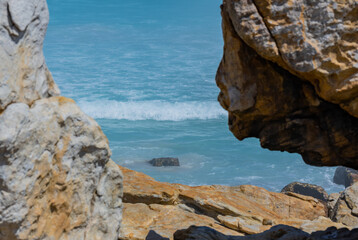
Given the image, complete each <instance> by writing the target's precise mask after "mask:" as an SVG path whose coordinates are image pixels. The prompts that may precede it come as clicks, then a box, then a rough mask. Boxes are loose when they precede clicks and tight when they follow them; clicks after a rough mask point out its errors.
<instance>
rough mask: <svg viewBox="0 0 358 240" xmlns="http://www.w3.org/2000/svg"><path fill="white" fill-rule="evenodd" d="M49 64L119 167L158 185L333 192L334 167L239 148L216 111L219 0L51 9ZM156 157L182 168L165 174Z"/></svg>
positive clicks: (59, 2)
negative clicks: (300, 186)
mask: <svg viewBox="0 0 358 240" xmlns="http://www.w3.org/2000/svg"><path fill="white" fill-rule="evenodd" d="M48 5H49V9H50V24H49V28H48V32H47V36H46V40H45V44H44V52H45V58H46V62H47V65H48V67H49V69H50V71H51V72H52V74H53V77H54V79H55V81H56V82H57V84H58V85H59V87H60V89H61V92H62V95H64V96H66V97H70V98H73V99H74V100H75V101H76V102H77V103H78V104H79V106H80V107H81V108H82V110H83V111H84V112H86V113H87V114H89V115H90V116H92V117H93V118H95V119H96V120H97V121H98V123H99V124H100V126H101V128H102V130H103V131H104V133H105V134H106V135H107V137H108V139H109V142H110V146H111V149H112V159H113V160H114V161H115V162H116V163H118V164H121V165H122V166H125V167H128V168H131V169H134V170H137V171H141V172H144V173H146V174H148V175H150V176H152V177H154V178H155V179H156V180H160V181H166V182H176V183H182V184H188V185H203V184H225V185H241V184H253V185H257V186H261V187H265V188H266V189H268V190H271V191H280V190H281V189H282V188H283V187H284V186H285V185H286V184H288V183H290V182H293V181H302V182H308V183H313V184H318V185H320V186H322V187H324V188H325V189H326V190H327V191H328V192H338V191H341V190H343V187H341V186H338V185H336V184H334V183H333V182H332V178H333V175H334V171H335V168H327V167H321V168H319V167H312V166H308V165H306V164H305V163H304V162H303V161H302V159H301V157H300V155H298V154H289V153H282V152H272V151H269V150H265V149H262V148H261V147H260V145H259V141H258V140H257V139H247V140H245V141H242V142H239V141H238V140H237V139H236V138H235V137H234V136H233V135H232V134H231V133H230V131H229V130H228V126H227V113H226V112H225V111H224V110H223V109H222V108H221V107H220V105H219V103H218V102H217V100H216V99H217V95H218V93H219V89H218V88H217V86H216V84H215V73H216V69H217V67H218V64H219V62H220V59H221V56H222V48H223V40H222V34H221V17H220V1H219V0H180V1H178V0H176V1H174V0H103V1H98V0H48ZM155 157H178V158H179V160H180V163H181V166H180V167H164V168H156V167H152V166H151V165H149V164H148V163H147V161H148V160H150V159H152V158H155Z"/></svg>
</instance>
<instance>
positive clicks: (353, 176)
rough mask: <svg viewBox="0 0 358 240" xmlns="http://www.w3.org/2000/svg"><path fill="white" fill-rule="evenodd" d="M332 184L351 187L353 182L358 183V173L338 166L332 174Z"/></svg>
mask: <svg viewBox="0 0 358 240" xmlns="http://www.w3.org/2000/svg"><path fill="white" fill-rule="evenodd" d="M333 182H334V183H336V184H340V185H344V186H345V187H349V186H352V185H353V184H354V183H355V182H358V171H357V170H354V169H351V168H347V167H342V166H339V167H337V168H336V171H335V172H334V177H333Z"/></svg>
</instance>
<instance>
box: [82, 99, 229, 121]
mask: <svg viewBox="0 0 358 240" xmlns="http://www.w3.org/2000/svg"><path fill="white" fill-rule="evenodd" d="M78 105H79V106H80V107H81V109H82V110H83V111H84V112H85V113H87V114H88V115H90V116H91V117H93V118H97V119H118V120H130V121H135V120H156V121H183V120H191V119H200V120H207V119H218V118H222V117H225V116H226V115H227V113H226V111H225V110H223V109H222V108H221V106H220V105H219V103H218V102H214V101H209V102H196V101H188V102H166V101H135V102H134V101H133V102H131V101H129V102H120V101H115V100H98V101H79V102H78Z"/></svg>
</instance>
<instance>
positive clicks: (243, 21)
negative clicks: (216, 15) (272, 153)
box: [216, 0, 358, 169]
mask: <svg viewBox="0 0 358 240" xmlns="http://www.w3.org/2000/svg"><path fill="white" fill-rule="evenodd" d="M357 15H358V3H357V2H356V1H340V2H337V1H333V0H330V1H323V0H314V1H305V0H299V1H284V2H283V1H279V0H273V1H268V0H263V1H261V0H260V1H258V0H225V1H224V3H223V5H222V18H223V22H222V27H223V36H224V43H225V45H224V56H223V58H222V61H221V63H220V66H219V69H218V71H217V76H216V82H217V85H218V86H219V88H220V89H221V92H220V95H219V101H220V103H221V105H222V106H223V107H224V108H225V109H226V110H227V111H228V112H229V127H230V130H231V131H232V132H233V134H234V135H235V136H236V137H237V138H238V139H240V140H242V139H244V138H247V137H256V138H259V139H260V141H261V145H262V147H264V148H268V149H270V150H281V151H288V152H292V153H299V154H301V155H302V157H303V160H304V161H305V162H306V163H308V164H311V165H316V166H336V165H344V166H347V167H351V168H355V169H358V161H357V158H358V148H357V145H358V119H357V117H358V18H357Z"/></svg>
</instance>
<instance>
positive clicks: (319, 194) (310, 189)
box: [281, 182, 328, 202]
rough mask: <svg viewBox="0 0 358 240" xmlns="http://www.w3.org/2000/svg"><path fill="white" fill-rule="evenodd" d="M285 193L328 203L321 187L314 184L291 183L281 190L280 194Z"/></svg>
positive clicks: (326, 195)
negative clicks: (292, 193)
mask: <svg viewBox="0 0 358 240" xmlns="http://www.w3.org/2000/svg"><path fill="white" fill-rule="evenodd" d="M286 192H294V193H298V194H302V195H305V196H311V197H314V198H317V199H319V200H322V201H324V202H327V201H328V194H327V192H326V191H325V190H324V189H323V187H320V186H318V185H314V184H309V183H300V182H293V183H290V184H288V185H287V186H285V187H284V188H283V189H282V190H281V193H286Z"/></svg>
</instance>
